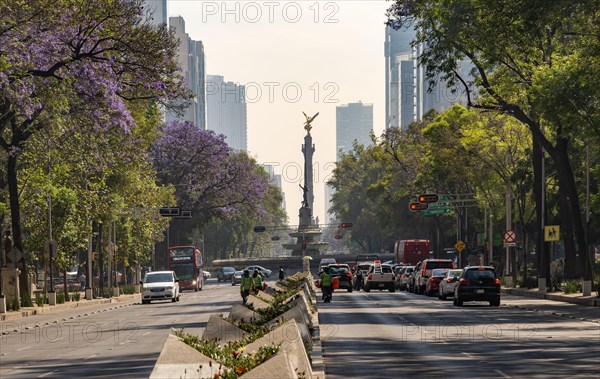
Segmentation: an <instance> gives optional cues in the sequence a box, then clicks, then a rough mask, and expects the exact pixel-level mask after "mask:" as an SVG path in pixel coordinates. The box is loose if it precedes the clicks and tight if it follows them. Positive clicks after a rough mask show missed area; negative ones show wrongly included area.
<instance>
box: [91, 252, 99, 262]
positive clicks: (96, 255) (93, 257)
mask: <svg viewBox="0 0 600 379" xmlns="http://www.w3.org/2000/svg"><path fill="white" fill-rule="evenodd" d="M92 260H93V261H95V260H98V253H97V252H95V251H94V252H92Z"/></svg>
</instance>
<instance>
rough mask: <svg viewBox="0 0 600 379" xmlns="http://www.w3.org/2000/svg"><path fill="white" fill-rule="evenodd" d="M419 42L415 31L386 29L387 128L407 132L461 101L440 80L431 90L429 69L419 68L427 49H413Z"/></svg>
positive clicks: (419, 46) (418, 47) (417, 47)
mask: <svg viewBox="0 0 600 379" xmlns="http://www.w3.org/2000/svg"><path fill="white" fill-rule="evenodd" d="M415 38H416V31H415V30H414V29H412V28H408V29H404V28H403V29H400V30H394V29H393V28H390V27H386V28H385V53H384V55H385V124H386V128H393V127H395V128H398V127H400V128H402V129H406V127H408V125H409V124H410V123H411V122H414V121H418V120H422V119H423V115H424V114H425V113H427V112H428V111H429V110H431V109H435V110H437V111H438V112H440V111H443V110H444V109H446V108H448V107H450V105H452V104H453V103H456V102H460V101H461V97H460V96H459V95H457V94H453V93H452V91H451V89H450V88H448V87H447V85H446V83H445V82H443V81H440V80H437V83H436V84H435V87H434V88H432V90H431V91H430V90H429V83H428V80H427V79H426V72H425V69H424V67H423V66H421V65H420V64H418V57H419V55H420V54H421V53H422V50H423V46H422V45H417V46H414V47H413V46H411V43H412V42H413V41H414V39H415Z"/></svg>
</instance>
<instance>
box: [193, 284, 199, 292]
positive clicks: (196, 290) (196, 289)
mask: <svg viewBox="0 0 600 379" xmlns="http://www.w3.org/2000/svg"><path fill="white" fill-rule="evenodd" d="M194 292H198V285H197V284H196V288H194Z"/></svg>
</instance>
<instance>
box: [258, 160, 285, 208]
mask: <svg viewBox="0 0 600 379" xmlns="http://www.w3.org/2000/svg"><path fill="white" fill-rule="evenodd" d="M260 166H261V167H262V168H263V169H264V170H265V171H266V172H267V174H268V175H269V182H271V184H273V185H275V186H277V187H279V189H280V190H281V196H282V200H281V206H282V207H283V209H285V192H283V186H282V184H283V183H282V178H281V174H276V173H275V166H273V165H271V164H268V163H264V164H261V165H260Z"/></svg>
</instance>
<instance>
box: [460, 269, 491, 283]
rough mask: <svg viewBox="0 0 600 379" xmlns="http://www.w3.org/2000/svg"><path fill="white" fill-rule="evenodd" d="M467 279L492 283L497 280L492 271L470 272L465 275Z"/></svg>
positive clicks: (478, 270) (479, 270)
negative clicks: (491, 281)
mask: <svg viewBox="0 0 600 379" xmlns="http://www.w3.org/2000/svg"><path fill="white" fill-rule="evenodd" d="M465 279H469V280H480V281H490V280H494V279H496V274H495V272H494V271H493V270H491V269H477V270H468V271H467V272H466V273H465Z"/></svg>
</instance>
